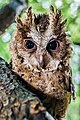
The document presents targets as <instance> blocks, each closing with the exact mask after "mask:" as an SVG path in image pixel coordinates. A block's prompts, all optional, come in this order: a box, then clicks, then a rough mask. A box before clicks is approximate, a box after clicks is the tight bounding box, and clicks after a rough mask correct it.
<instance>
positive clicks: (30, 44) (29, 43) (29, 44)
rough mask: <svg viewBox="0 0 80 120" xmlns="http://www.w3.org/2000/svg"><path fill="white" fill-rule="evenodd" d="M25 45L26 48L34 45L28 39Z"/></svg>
mask: <svg viewBox="0 0 80 120" xmlns="http://www.w3.org/2000/svg"><path fill="white" fill-rule="evenodd" d="M26 47H27V48H28V49H32V48H33V47H34V43H33V42H32V41H30V40H28V41H26Z"/></svg>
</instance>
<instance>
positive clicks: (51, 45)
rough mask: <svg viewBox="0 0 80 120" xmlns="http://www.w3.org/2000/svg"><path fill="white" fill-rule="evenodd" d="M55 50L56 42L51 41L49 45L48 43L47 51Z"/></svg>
mask: <svg viewBox="0 0 80 120" xmlns="http://www.w3.org/2000/svg"><path fill="white" fill-rule="evenodd" d="M56 48H57V42H56V41H52V42H50V43H48V45H47V50H48V51H49V50H55V49H56Z"/></svg>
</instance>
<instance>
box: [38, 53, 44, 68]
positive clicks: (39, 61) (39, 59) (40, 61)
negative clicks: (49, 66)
mask: <svg viewBox="0 0 80 120" xmlns="http://www.w3.org/2000/svg"><path fill="white" fill-rule="evenodd" d="M38 63H39V65H40V67H42V68H43V67H44V59H43V55H39V58H38Z"/></svg>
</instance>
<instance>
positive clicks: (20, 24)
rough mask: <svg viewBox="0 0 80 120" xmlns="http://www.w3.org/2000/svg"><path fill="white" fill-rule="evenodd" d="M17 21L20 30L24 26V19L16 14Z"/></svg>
mask: <svg viewBox="0 0 80 120" xmlns="http://www.w3.org/2000/svg"><path fill="white" fill-rule="evenodd" d="M15 21H16V23H17V28H18V30H20V29H21V28H23V23H22V21H21V19H20V17H19V16H18V15H16V18H15Z"/></svg>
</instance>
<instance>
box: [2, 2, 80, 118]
mask: <svg viewBox="0 0 80 120" xmlns="http://www.w3.org/2000/svg"><path fill="white" fill-rule="evenodd" d="M9 1H10V0H0V8H2V7H3V6H4V5H5V4H6V3H8V2H9ZM28 5H29V6H32V7H33V11H34V13H36V14H38V13H43V12H44V13H45V12H49V8H50V5H53V6H54V7H55V8H60V9H61V10H62V14H63V18H64V19H66V18H67V24H66V28H67V31H68V33H69V34H71V38H70V40H71V41H72V42H73V43H75V44H79V45H80V0H28ZM23 17H24V14H22V18H23ZM15 30H16V25H15V23H13V24H12V25H10V27H9V28H8V29H7V30H6V32H5V33H4V34H3V35H1V36H0V57H2V58H4V59H5V60H6V61H7V62H9V61H10V52H9V41H10V40H11V38H12V34H13V32H14V31H15ZM72 46H73V50H74V52H73V54H72V59H71V66H72V71H73V80H74V82H75V87H76V100H75V102H74V101H73V100H72V102H71V104H70V105H69V110H68V115H67V120H80V47H79V46H76V45H72Z"/></svg>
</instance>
